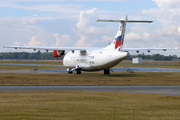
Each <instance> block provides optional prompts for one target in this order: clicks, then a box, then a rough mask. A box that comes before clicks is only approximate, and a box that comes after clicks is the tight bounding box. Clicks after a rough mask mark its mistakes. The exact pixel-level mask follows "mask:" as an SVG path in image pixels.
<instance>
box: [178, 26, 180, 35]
mask: <svg viewBox="0 0 180 120" xmlns="http://www.w3.org/2000/svg"><path fill="white" fill-rule="evenodd" d="M178 35H180V27H179V28H178Z"/></svg>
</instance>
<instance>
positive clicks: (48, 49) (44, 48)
mask: <svg viewBox="0 0 180 120" xmlns="http://www.w3.org/2000/svg"><path fill="white" fill-rule="evenodd" d="M3 47H4V48H15V49H33V50H34V51H36V50H46V51H53V50H72V51H74V50H80V51H86V50H93V49H98V48H93V47H43V46H11V45H4V46H3ZM99 49H100V48H99Z"/></svg>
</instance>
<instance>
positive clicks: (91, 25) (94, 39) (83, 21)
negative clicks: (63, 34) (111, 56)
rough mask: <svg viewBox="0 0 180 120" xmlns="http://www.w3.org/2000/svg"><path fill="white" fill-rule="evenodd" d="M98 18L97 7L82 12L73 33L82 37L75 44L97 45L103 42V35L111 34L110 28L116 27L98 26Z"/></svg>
mask: <svg viewBox="0 0 180 120" xmlns="http://www.w3.org/2000/svg"><path fill="white" fill-rule="evenodd" d="M97 19H98V17H97V8H93V9H89V10H85V11H81V12H80V15H79V21H78V23H77V24H76V25H77V29H74V30H73V33H74V34H76V35H78V36H79V37H80V39H79V40H78V41H77V42H76V43H75V46H84V47H85V46H97V43H102V41H101V38H102V36H103V35H106V34H110V30H111V29H114V27H110V26H106V27H102V26H98V24H97V23H96V20H97ZM114 34H115V33H114ZM106 38H107V37H106ZM111 40H112V39H111Z"/></svg>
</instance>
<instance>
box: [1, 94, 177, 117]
mask: <svg viewBox="0 0 180 120" xmlns="http://www.w3.org/2000/svg"><path fill="white" fill-rule="evenodd" d="M0 101H1V102H0V106H1V107H0V119H6V120H20V119H33V120H36V119H48V120H50V119H52V120H84V119H86V120H88V119H93V120H121V119H123V120H124V119H125V120H139V119H144V120H147V119H152V120H153V119H158V120H161V119H162V120H163V119H166V120H168V119H169V120H172V119H173V120H178V119H179V118H180V114H179V113H180V109H179V108H180V96H166V95H155V94H136V93H108V92H88V91H11V92H7V91H5V92H0Z"/></svg>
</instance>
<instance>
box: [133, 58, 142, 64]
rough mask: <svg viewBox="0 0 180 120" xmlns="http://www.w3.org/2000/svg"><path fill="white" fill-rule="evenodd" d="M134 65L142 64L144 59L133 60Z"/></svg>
mask: <svg viewBox="0 0 180 120" xmlns="http://www.w3.org/2000/svg"><path fill="white" fill-rule="evenodd" d="M132 63H133V64H139V63H142V58H141V57H137V58H133V59H132Z"/></svg>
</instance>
